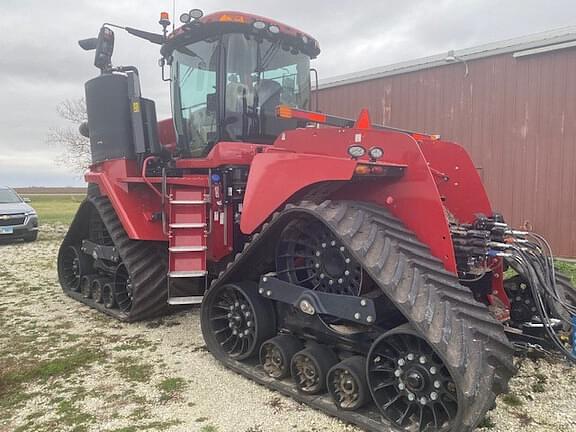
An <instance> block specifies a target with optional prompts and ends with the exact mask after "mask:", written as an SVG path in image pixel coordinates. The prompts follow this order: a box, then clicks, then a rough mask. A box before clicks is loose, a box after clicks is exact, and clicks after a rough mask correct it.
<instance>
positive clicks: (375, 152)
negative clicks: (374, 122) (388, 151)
mask: <svg viewBox="0 0 576 432" xmlns="http://www.w3.org/2000/svg"><path fill="white" fill-rule="evenodd" d="M368 155H369V156H370V159H372V160H376V159H380V158H381V157H382V156H384V150H382V149H381V148H380V147H372V148H371V149H370V150H369V151H368Z"/></svg>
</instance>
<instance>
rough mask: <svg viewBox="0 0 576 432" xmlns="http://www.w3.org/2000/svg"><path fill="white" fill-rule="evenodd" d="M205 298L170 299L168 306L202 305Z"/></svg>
mask: <svg viewBox="0 0 576 432" xmlns="http://www.w3.org/2000/svg"><path fill="white" fill-rule="evenodd" d="M203 298H204V296H188V297H170V298H169V299H168V304H171V305H187V304H200V303H202V299H203Z"/></svg>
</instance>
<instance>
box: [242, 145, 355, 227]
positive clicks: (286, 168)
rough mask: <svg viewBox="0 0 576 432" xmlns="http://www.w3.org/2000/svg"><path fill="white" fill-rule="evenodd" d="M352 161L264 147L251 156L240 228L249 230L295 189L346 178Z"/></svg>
mask: <svg viewBox="0 0 576 432" xmlns="http://www.w3.org/2000/svg"><path fill="white" fill-rule="evenodd" d="M355 167H356V161H354V160H351V159H342V158H336V157H330V156H321V155H313V154H302V153H287V152H281V151H273V150H271V151H267V152H265V153H260V154H257V155H256V156H254V159H253V160H252V165H251V166H250V174H249V176H248V183H247V185H246V193H245V195H244V203H243V206H242V207H243V210H242V219H241V220H240V229H241V230H242V232H243V233H244V234H252V233H253V232H254V231H255V230H256V229H257V228H258V227H259V226H260V225H261V224H262V223H264V221H265V220H266V219H268V217H269V216H270V215H271V214H272V213H273V212H274V211H275V210H276V209H278V208H279V207H280V206H282V204H283V203H285V202H287V201H288V199H289V198H290V197H291V196H293V195H294V194H295V193H296V192H298V191H300V190H302V189H304V188H305V187H306V186H310V185H312V184H315V183H319V182H325V181H348V180H350V179H351V178H352V175H353V174H354V168H355Z"/></svg>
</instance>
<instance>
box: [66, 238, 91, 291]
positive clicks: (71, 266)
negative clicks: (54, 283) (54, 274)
mask: <svg viewBox="0 0 576 432" xmlns="http://www.w3.org/2000/svg"><path fill="white" fill-rule="evenodd" d="M91 272H92V258H90V257H89V256H88V255H86V254H84V253H83V252H82V251H81V250H80V247H79V246H66V247H63V248H61V249H60V252H59V253H58V279H59V280H60V284H61V285H62V287H63V288H64V290H66V291H76V292H79V291H80V280H81V279H82V276H84V275H86V274H89V273H91Z"/></svg>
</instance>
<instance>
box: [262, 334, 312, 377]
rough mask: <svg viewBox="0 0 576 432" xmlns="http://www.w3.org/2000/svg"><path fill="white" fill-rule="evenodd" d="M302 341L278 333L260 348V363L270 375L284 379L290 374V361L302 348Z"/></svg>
mask: <svg viewBox="0 0 576 432" xmlns="http://www.w3.org/2000/svg"><path fill="white" fill-rule="evenodd" d="M302 348H304V345H303V344H302V342H301V341H300V340H299V339H298V338H296V337H294V336H289V335H278V336H275V337H273V338H272V339H269V340H267V341H266V342H264V343H263V344H262V347H261V348H260V363H261V364H262V367H263V368H264V372H266V373H267V374H268V375H269V376H270V377H272V378H275V379H283V378H286V377H287V376H289V375H290V361H291V360H292V357H294V354H296V353H297V352H298V351H300V350H302Z"/></svg>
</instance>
